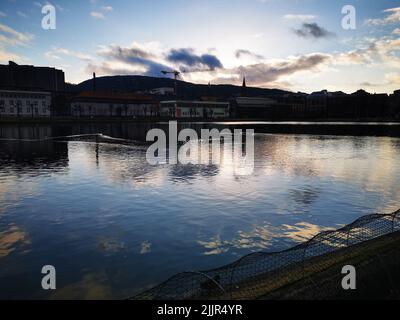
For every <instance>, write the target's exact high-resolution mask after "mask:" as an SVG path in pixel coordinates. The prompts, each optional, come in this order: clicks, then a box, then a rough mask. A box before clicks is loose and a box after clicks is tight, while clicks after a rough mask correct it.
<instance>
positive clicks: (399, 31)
mask: <svg viewBox="0 0 400 320" xmlns="http://www.w3.org/2000/svg"><path fill="white" fill-rule="evenodd" d="M392 33H393V34H399V35H400V28H396V29H394V30H393V31H392Z"/></svg>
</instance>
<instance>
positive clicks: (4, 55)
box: [0, 48, 22, 63]
mask: <svg viewBox="0 0 400 320" xmlns="http://www.w3.org/2000/svg"><path fill="white" fill-rule="evenodd" d="M21 60H22V58H21V57H20V56H18V55H16V54H14V53H11V52H7V51H3V50H1V48H0V63H6V62H8V61H21Z"/></svg>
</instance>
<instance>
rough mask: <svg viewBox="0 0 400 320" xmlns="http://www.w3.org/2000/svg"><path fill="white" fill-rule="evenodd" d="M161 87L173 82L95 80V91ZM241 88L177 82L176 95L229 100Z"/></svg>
mask: <svg viewBox="0 0 400 320" xmlns="http://www.w3.org/2000/svg"><path fill="white" fill-rule="evenodd" d="M161 87H170V88H173V87H174V80H173V79H170V78H156V77H147V76H107V77H98V78H96V90H98V91H116V92H136V91H147V90H151V89H155V88H161ZM92 89H93V79H90V80H86V81H84V82H81V83H79V84H76V85H73V84H67V85H66V91H68V92H82V91H89V90H92ZM240 92H241V86H234V85H211V86H209V85H204V84H194V83H190V82H185V81H178V94H179V96H180V97H181V98H199V97H201V96H214V97H218V98H229V97H232V96H235V95H239V94H240ZM285 93H288V91H284V90H279V89H264V88H252V87H247V88H246V95H247V96H269V97H270V96H277V95H282V94H285Z"/></svg>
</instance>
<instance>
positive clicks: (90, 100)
mask: <svg viewBox="0 0 400 320" xmlns="http://www.w3.org/2000/svg"><path fill="white" fill-rule="evenodd" d="M71 114H72V116H75V117H132V118H136V117H157V116H159V114H160V112H159V105H158V103H157V102H156V101H155V100H153V99H152V98H151V97H149V96H146V95H142V94H132V93H115V92H94V91H88V92H83V93H81V94H79V95H77V96H75V97H73V98H72V101H71Z"/></svg>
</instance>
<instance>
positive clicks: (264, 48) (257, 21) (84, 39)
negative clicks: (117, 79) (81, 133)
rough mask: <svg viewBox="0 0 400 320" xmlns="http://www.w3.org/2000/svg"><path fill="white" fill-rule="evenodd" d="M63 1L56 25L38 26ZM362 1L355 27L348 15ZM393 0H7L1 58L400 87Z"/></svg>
mask: <svg viewBox="0 0 400 320" xmlns="http://www.w3.org/2000/svg"><path fill="white" fill-rule="evenodd" d="M47 3H51V4H52V5H54V6H55V8H56V14H57V15H56V17H57V20H56V22H57V23H56V29H55V30H44V29H42V26H41V20H42V18H43V16H44V15H43V14H42V12H41V9H42V6H43V5H45V4H47ZM349 4H350V5H352V6H354V8H355V9H356V18H357V23H356V29H355V30H345V29H343V28H342V25H341V22H342V18H343V17H344V15H343V14H342V8H343V6H344V5H349ZM396 4H397V3H396V2H395V1H389V0H385V1H380V2H379V3H375V2H373V1H361V0H357V1H352V3H348V2H344V1H337V2H336V3H328V2H325V3H324V4H323V5H321V2H320V1H316V0H304V1H297V0H290V1H287V2H286V3H280V2H278V1H276V0H249V1H243V0H234V1H225V0H220V1H217V2H216V1H213V2H211V1H181V0H170V1H153V2H151V3H147V2H140V1H135V2H132V1H122V0H121V1H103V0H85V1H79V3H78V2H77V1H68V2H67V1H61V0H60V1H52V2H37V1H20V0H6V1H3V3H2V4H1V5H0V63H7V62H8V61H9V60H13V61H15V62H17V63H21V64H33V65H43V66H52V67H56V68H61V69H62V70H63V71H64V72H65V74H66V80H67V81H68V82H71V83H79V82H81V81H84V80H87V79H89V78H90V77H91V74H92V73H93V72H96V74H97V75H98V76H106V75H126V74H138V75H149V76H158V77H160V76H162V75H161V70H165V69H167V70H172V69H177V70H179V71H181V72H182V80H185V81H189V82H194V83H209V82H211V83H212V84H235V85H240V84H241V82H242V78H243V77H244V76H245V77H246V80H247V84H248V85H249V86H258V87H265V88H280V89H285V90H290V91H304V92H312V91H318V90H321V89H328V90H331V91H337V90H341V91H344V92H347V93H351V92H354V91H356V90H357V89H360V88H362V89H365V90H367V91H369V92H386V93H391V92H393V91H394V90H396V89H399V87H400V71H399V70H400V55H399V51H400V38H399V37H400V7H398V6H396Z"/></svg>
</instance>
